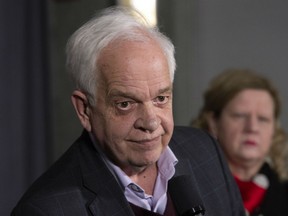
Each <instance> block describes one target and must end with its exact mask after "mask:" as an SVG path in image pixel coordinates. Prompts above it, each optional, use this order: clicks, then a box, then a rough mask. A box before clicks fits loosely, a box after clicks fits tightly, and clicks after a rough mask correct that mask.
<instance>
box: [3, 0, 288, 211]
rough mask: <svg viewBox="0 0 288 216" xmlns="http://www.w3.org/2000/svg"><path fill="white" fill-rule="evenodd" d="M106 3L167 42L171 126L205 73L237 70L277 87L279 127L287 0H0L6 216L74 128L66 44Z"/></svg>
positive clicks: (197, 98) (194, 99)
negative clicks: (124, 8)
mask: <svg viewBox="0 0 288 216" xmlns="http://www.w3.org/2000/svg"><path fill="white" fill-rule="evenodd" d="M139 2H142V3H143V2H145V4H144V5H142V6H141V5H140V4H139ZM150 3H151V4H150ZM115 4H132V5H133V6H134V7H141V8H142V9H143V10H144V11H145V13H146V12H147V14H148V16H149V19H150V18H151V20H150V21H151V24H152V25H153V24H155V23H157V24H158V25H159V27H160V29H161V30H162V31H163V32H165V33H166V35H168V36H169V37H170V38H171V40H172V41H173V42H174V44H175V46H176V60H177V71H176V78H175V85H174V117H175V124H177V125H189V123H190V120H191V119H192V118H194V117H195V116H196V114H197V113H198V110H199V108H200V107H201V105H202V93H203V91H204V89H205V88H206V87H207V85H208V82H209V81H210V80H211V78H212V77H214V76H215V75H216V74H218V73H220V72H222V71H223V70H224V69H226V68H231V67H233V68H236V67H237V68H250V69H253V70H256V71H258V72H259V73H262V74H264V75H266V76H267V77H269V78H270V79H271V80H272V81H273V82H274V83H275V84H276V86H277V87H278V89H279V91H280V93H281V96H282V99H283V101H282V103H283V106H282V108H283V112H282V116H281V121H282V125H283V126H284V128H285V129H286V130H288V122H287V115H288V110H287V109H288V99H287V98H288V92H287V91H285V90H286V86H287V82H288V79H287V77H288V71H287V70H288V42H287V38H288V28H287V23H288V13H287V9H288V1H285V0H253V1H251V0H236V1H231V0H219V1H211V0H181V1H179V0H157V1H156V0H151V2H150V0H145V1H144V0H138V2H137V1H135V2H134V1H132V0H122V1H117V0H11V1H4V0H2V1H0V68H1V69H0V70H1V72H0V106H1V107H0V145H1V148H0V215H1V216H2V215H3V216H5V215H9V213H10V211H11V209H12V208H13V206H15V204H16V202H17V201H18V200H19V199H20V197H21V195H22V194H23V193H24V191H25V190H26V189H27V187H28V186H29V185H30V184H31V183H32V182H33V181H34V180H35V179H36V178H37V177H38V176H39V175H40V174H41V173H42V172H43V171H44V170H46V169H47V168H48V167H49V166H50V165H51V164H52V163H53V162H54V161H55V160H56V159H57V158H58V157H59V156H60V155H61V154H62V153H63V152H64V151H65V150H66V149H67V148H68V147H69V146H70V145H71V144H72V142H73V141H74V140H75V139H76V138H77V137H78V136H79V135H80V133H81V131H82V128H81V127H80V124H79V122H78V119H77V118H76V114H75V113H74V110H73V108H72V105H71V102H70V94H71V91H72V90H73V87H72V84H71V82H70V79H69V77H68V76H67V74H66V72H65V44H66V41H67V39H68V37H69V36H70V35H71V34H72V33H73V32H74V31H75V30H76V29H77V28H78V27H80V25H82V24H83V23H84V22H85V21H87V20H88V19H89V18H90V17H91V16H93V14H95V12H97V10H99V9H102V8H105V7H108V6H111V5H115Z"/></svg>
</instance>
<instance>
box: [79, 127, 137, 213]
mask: <svg viewBox="0 0 288 216" xmlns="http://www.w3.org/2000/svg"><path fill="white" fill-rule="evenodd" d="M82 137H83V138H84V139H82V141H83V143H81V144H80V145H79V146H80V157H81V158H80V159H79V161H80V163H81V172H82V177H83V186H84V187H85V188H86V189H87V190H89V191H91V192H92V193H93V194H94V196H92V199H91V201H90V203H89V209H90V211H91V213H92V215H95V216H96V215H97V216H99V215H101V216H111V215H113V216H134V214H133V212H132V209H131V207H130V205H129V203H128V202H127V200H126V198H125V196H124V193H123V190H122V188H121V186H120V185H119V184H118V182H117V180H116V179H115V177H114V176H113V174H112V173H111V172H110V171H109V169H108V168H107V166H106V164H105V163H104V161H103V160H102V159H101V156H100V154H99V152H98V151H97V150H96V148H95V147H94V144H93V143H92V141H91V140H90V137H89V134H88V133H87V132H84V133H83V135H82Z"/></svg>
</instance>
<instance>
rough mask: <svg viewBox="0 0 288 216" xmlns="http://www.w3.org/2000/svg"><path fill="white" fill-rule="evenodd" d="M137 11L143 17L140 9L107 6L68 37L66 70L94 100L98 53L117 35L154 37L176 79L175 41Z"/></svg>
mask: <svg viewBox="0 0 288 216" xmlns="http://www.w3.org/2000/svg"><path fill="white" fill-rule="evenodd" d="M137 14H138V18H140V17H141V15H140V13H138V12H136V11H135V10H132V9H131V8H124V7H119V6H118V7H111V8H107V9H105V10H103V11H102V12H101V13H100V14H99V15H98V16H94V17H93V18H92V19H90V20H89V21H88V22H87V23H85V24H84V25H83V26H82V27H80V28H79V29H78V30H77V31H76V32H75V33H74V34H73V35H72V36H71V37H70V38H69V40H68V43H67V46H66V54H67V61H66V65H67V70H68V72H69V73H70V74H71V77H72V79H73V81H74V82H75V85H76V88H77V89H79V90H81V91H83V92H85V93H86V94H87V97H88V100H89V102H90V103H94V98H95V96H96V85H97V73H98V70H99V69H98V66H97V59H98V58H99V54H100V52H101V51H102V50H103V49H104V48H105V47H106V46H107V45H108V44H110V43H111V42H112V41H114V40H116V39H121V40H122V39H123V40H131V41H138V40H141V41H143V40H144V41H145V40H148V39H153V40H155V41H156V42H157V43H159V45H160V47H161V48H162V50H163V53H164V55H165V56H166V58H167V62H168V67H169V73H170V77H171V81H172V82H173V80H174V73H175V68H176V62H175V57H174V52H175V50H174V45H173V44H172V42H171V41H170V39H169V38H167V37H166V36H165V35H164V34H162V33H161V32H160V31H159V29H158V28H157V27H153V28H152V27H149V26H148V25H147V22H146V21H145V20H144V18H143V17H142V21H141V20H139V19H137V18H135V15H137Z"/></svg>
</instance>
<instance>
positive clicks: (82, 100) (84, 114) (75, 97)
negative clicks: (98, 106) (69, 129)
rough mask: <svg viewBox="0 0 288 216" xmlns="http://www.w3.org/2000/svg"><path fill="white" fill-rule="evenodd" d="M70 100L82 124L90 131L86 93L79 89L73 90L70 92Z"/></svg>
mask: <svg viewBox="0 0 288 216" xmlns="http://www.w3.org/2000/svg"><path fill="white" fill-rule="evenodd" d="M71 101H72V104H73V106H74V109H75V111H76V113H77V116H78V118H79V120H80V122H81V124H82V126H83V127H84V128H85V129H86V130H87V131H89V132H90V131H91V123H90V110H89V107H88V99H87V97H86V95H85V94H84V93H83V92H81V91H79V90H75V91H73V93H72V96H71Z"/></svg>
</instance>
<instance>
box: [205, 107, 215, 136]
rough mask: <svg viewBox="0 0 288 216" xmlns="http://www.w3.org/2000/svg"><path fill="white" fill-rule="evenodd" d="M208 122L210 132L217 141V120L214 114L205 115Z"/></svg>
mask: <svg viewBox="0 0 288 216" xmlns="http://www.w3.org/2000/svg"><path fill="white" fill-rule="evenodd" d="M205 118H206V121H207V123H208V127H209V132H210V133H211V134H212V136H213V137H215V138H216V139H217V136H218V133H217V131H218V130H217V119H216V117H215V115H214V113H213V112H208V113H206V114H205Z"/></svg>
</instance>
